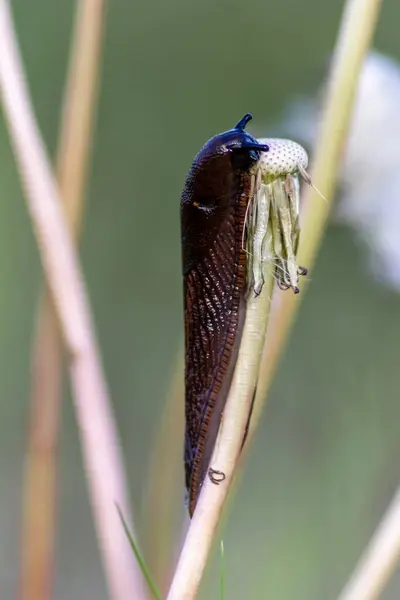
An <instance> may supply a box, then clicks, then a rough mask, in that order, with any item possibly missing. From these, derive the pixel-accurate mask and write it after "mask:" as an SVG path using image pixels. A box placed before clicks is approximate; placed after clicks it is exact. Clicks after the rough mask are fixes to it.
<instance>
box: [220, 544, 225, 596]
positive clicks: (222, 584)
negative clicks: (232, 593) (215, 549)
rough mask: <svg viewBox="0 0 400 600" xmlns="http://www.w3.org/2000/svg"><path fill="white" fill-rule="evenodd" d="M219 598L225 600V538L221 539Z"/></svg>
mask: <svg viewBox="0 0 400 600" xmlns="http://www.w3.org/2000/svg"><path fill="white" fill-rule="evenodd" d="M219 598H220V600H224V598H225V548H224V540H221V578H220V588H219Z"/></svg>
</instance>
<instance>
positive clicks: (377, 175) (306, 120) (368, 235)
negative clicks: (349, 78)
mask: <svg viewBox="0 0 400 600" xmlns="http://www.w3.org/2000/svg"><path fill="white" fill-rule="evenodd" d="M322 93H323V92H322ZM320 98H321V92H320V93H319V94H318V95H317V98H314V99H310V98H304V99H300V100H297V101H296V102H294V103H293V104H292V105H291V106H290V107H289V108H288V110H287V111H286V112H285V114H284V119H283V126H282V127H283V130H284V131H283V133H284V135H288V136H290V137H291V138H292V139H296V140H298V141H299V142H300V143H302V144H303V145H304V146H305V147H306V148H312V145H313V141H314V138H315V134H316V130H317V126H318V117H319V110H320V104H321V103H320ZM280 133H282V128H281V129H280ZM335 218H336V220H338V221H340V222H344V223H346V224H348V225H350V226H351V227H353V228H354V230H355V231H356V233H357V234H358V236H359V238H360V239H361V240H362V241H363V242H364V243H366V244H367V246H368V248H369V250H370V255H371V259H370V262H371V266H372V270H373V273H374V275H375V276H376V278H378V279H379V280H380V281H382V282H384V283H386V284H387V285H389V286H391V287H393V288H395V289H396V290H398V291H400V65H399V64H398V63H397V62H396V61H395V60H393V59H391V58H389V57H387V56H384V55H382V54H380V53H378V52H375V51H374V52H370V53H369V55H368V57H367V59H366V61H365V64H364V67H363V70H362V73H361V77H360V81H359V86H358V91H357V98H356V103H355V109H354V113H353V118H352V122H351V127H350V131H349V137H348V141H347V145H346V148H345V150H344V155H343V163H342V168H341V173H340V180H339V199H338V204H337V209H336V213H335Z"/></svg>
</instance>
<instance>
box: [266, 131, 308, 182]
mask: <svg viewBox="0 0 400 600" xmlns="http://www.w3.org/2000/svg"><path fill="white" fill-rule="evenodd" d="M259 142H260V143H261V144H267V145H268V146H269V152H263V153H262V154H261V157H260V163H259V164H260V168H261V170H262V171H263V172H265V173H267V174H268V175H269V176H271V177H282V176H286V175H288V174H289V175H291V174H294V173H297V171H298V170H299V166H300V167H302V168H303V169H306V168H307V166H308V156H307V152H306V151H305V150H304V148H303V147H302V146H300V144H298V143H297V142H293V141H292V140H284V139H279V138H262V139H260V140H259Z"/></svg>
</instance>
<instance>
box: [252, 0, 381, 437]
mask: <svg viewBox="0 0 400 600" xmlns="http://www.w3.org/2000/svg"><path fill="white" fill-rule="evenodd" d="M380 7H381V0H347V2H346V5H345V8H344V13H343V17H342V23H341V28H340V31H339V36H338V39H337V43H336V48H335V52H334V57H333V63H332V70H331V75H330V79H329V85H328V89H327V94H326V101H325V107H324V110H323V117H322V122H321V127H320V130H319V133H318V137H317V142H316V145H315V149H314V156H315V162H314V165H313V168H312V179H313V182H314V184H315V185H316V186H317V187H318V188H319V189H320V190H321V191H322V193H323V194H324V195H325V196H326V197H327V198H328V199H330V198H333V195H334V191H335V185H336V178H337V173H338V170H339V167H340V159H341V155H342V151H343V149H344V147H345V144H346V135H347V131H348V127H349V123H350V119H351V115H352V107H353V103H354V98H355V94H356V90H357V82H358V77H359V74H360V71H361V67H362V64H363V61H364V58H365V55H366V53H367V51H368V49H369V47H370V45H371V41H372V38H373V34H374V31H375V27H376V23H377V20H378V15H379V10H380ZM304 202H305V210H304V214H303V215H302V228H301V236H300V246H299V252H298V263H299V264H300V265H304V266H306V267H307V268H311V267H312V266H313V264H314V262H315V257H316V255H317V252H318V250H319V247H320V245H321V241H322V238H323V234H324V231H325V229H326V225H327V221H328V217H329V212H330V209H331V203H327V202H324V201H323V200H322V199H321V197H320V196H319V195H318V193H316V192H315V190H313V189H312V188H310V187H307V191H306V194H305V198H304ZM302 288H303V290H304V288H305V282H303V284H302ZM303 297H304V294H303V293H302V294H298V295H296V296H293V294H287V293H282V294H279V303H278V305H277V306H276V307H274V309H273V314H272V318H271V320H270V326H269V328H268V332H267V339H266V343H265V347H264V351H263V356H262V361H261V367H260V378H259V381H258V385H257V393H256V399H255V404H254V410H253V415H252V419H251V423H250V431H249V441H250V440H251V438H252V436H253V434H254V431H255V429H256V428H257V425H258V422H259V418H260V415H261V411H262V408H263V405H264V404H265V401H266V396H267V393H268V391H269V388H270V385H271V382H272V378H273V375H274V373H275V371H276V368H277V366H278V363H279V360H280V357H281V356H282V352H283V350H284V348H285V345H286V342H287V340H288V336H289V332H290V329H291V326H292V324H293V321H294V319H295V317H296V314H297V311H298V310H299V307H300V302H301V299H302V298H303ZM247 446H248V444H247Z"/></svg>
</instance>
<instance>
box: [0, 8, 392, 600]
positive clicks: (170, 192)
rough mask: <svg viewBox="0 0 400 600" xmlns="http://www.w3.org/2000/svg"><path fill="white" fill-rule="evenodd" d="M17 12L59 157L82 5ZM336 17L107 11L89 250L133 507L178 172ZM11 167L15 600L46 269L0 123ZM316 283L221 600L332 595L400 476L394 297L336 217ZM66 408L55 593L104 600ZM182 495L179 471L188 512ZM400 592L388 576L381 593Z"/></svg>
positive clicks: (315, 61) (7, 581) (383, 44)
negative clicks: (32, 361)
mask: <svg viewBox="0 0 400 600" xmlns="http://www.w3.org/2000/svg"><path fill="white" fill-rule="evenodd" d="M12 6H13V9H14V14H15V18H16V24H17V28H18V33H19V36H20V42H21V46H22V51H23V56H24V59H25V61H26V67H27V70H28V75H29V82H30V87H31V92H32V95H33V99H34V104H35V108H36V111H37V116H38V119H39V123H40V126H41V128H42V131H43V134H44V136H45V139H46V142H47V144H48V149H49V152H51V153H52V154H54V150H55V146H56V139H57V129H58V118H59V110H60V101H61V95H62V91H63V81H64V78H65V69H66V63H67V56H68V55H67V52H68V44H69V36H70V33H71V26H72V18H73V10H74V7H75V3H74V2H72V1H68V0H63V1H62V2H54V1H52V0H35V1H34V2H28V1H27V0H14V1H13V2H12ZM341 9H342V2H338V1H336V0H335V1H331V2H328V1H322V2H321V1H320V0H304V1H302V2H299V1H298V0H280V2H268V1H267V2H266V1H261V0H249V1H247V2H238V1H237V0H230V1H229V2H228V1H226V0H225V1H224V0H219V1H218V0H217V1H215V0H203V1H202V2H187V1H184V0H172V1H170V2H169V3H165V2H161V1H157V2H149V1H144V0H138V1H136V2H130V1H128V0H110V2H109V11H108V24H107V33H106V41H105V52H104V66H103V77H102V90H101V98H100V106H99V111H98V122H97V130H96V137H95V152H94V161H93V169H92V176H91V181H90V188H89V192H88V213H87V219H86V223H85V233H84V238H83V243H82V260H83V263H84V268H85V271H86V275H87V281H88V286H89V290H90V296H91V300H92V305H93V309H94V313H95V318H96V322H97V328H98V334H99V338H100V342H101V347H102V352H103V357H104V363H105V368H106V373H107V376H108V379H109V383H110V388H111V391H112V397H113V401H114V403H115V408H116V413H117V418H118V423H119V427H120V431H121V434H122V439H123V446H124V451H125V455H126V460H127V464H128V470H129V479H130V485H131V491H132V499H133V502H134V504H135V505H136V506H137V507H140V501H141V493H142V489H143V484H144V481H145V479H146V470H147V465H148V461H149V457H150V453H151V447H152V443H153V440H154V436H155V434H156V431H157V426H158V425H159V419H160V415H161V412H162V408H163V406H164V402H165V394H166V390H167V388H168V384H169V380H170V376H171V373H172V370H173V367H174V360H175V355H176V352H177V349H178V347H179V343H180V340H181V336H182V333H183V328H182V297H181V296H182V289H181V288H182V282H181V272H180V223H179V199H180V193H181V189H182V187H183V183H184V179H185V176H186V172H187V170H188V168H189V166H190V164H191V161H192V158H193V156H194V154H195V153H196V152H197V150H198V149H199V148H200V146H201V145H202V143H203V142H204V141H205V140H206V139H207V138H208V137H210V136H211V135H212V134H214V133H216V132H218V131H221V130H224V129H228V128H230V127H231V126H233V125H234V124H235V123H236V122H237V121H238V119H239V118H240V117H241V116H242V115H243V114H244V113H245V112H248V111H250V112H252V113H253V114H254V117H255V122H254V127H253V131H255V130H256V128H257V126H258V128H260V127H261V125H262V124H264V123H266V122H272V121H273V120H274V118H275V117H276V116H277V115H279V111H280V110H281V108H282V106H283V105H284V104H285V103H286V102H287V101H289V100H290V99H291V97H292V96H293V95H295V94H298V93H299V92H304V91H306V90H307V89H308V88H309V85H310V83H311V82H312V81H313V80H314V78H315V77H317V76H319V74H320V72H321V66H322V65H323V64H324V61H325V59H326V57H327V56H328V54H329V53H330V52H331V51H332V48H333V44H334V40H335V36H336V32H337V27H338V24H339V19H340V14H341ZM399 19H400V6H399V4H398V2H397V1H396V0H387V1H386V2H385V3H384V7H383V12H382V17H381V21H380V25H379V27H378V32H377V38H376V43H375V45H376V46H377V47H378V48H379V49H380V50H382V51H384V52H387V53H390V54H392V55H393V56H395V57H397V58H398V59H400V38H399V35H398V22H399ZM250 129H251V128H250ZM264 134H265V135H268V131H265V132H264ZM0 173H1V177H0V189H1V192H2V193H1V202H0V208H1V213H0V274H1V281H2V284H1V286H0V382H1V383H0V386H1V387H0V389H1V404H0V596H1V598H11V597H15V593H16V590H17V581H18V568H19V535H20V514H21V483H22V468H23V455H24V450H25V438H26V428H27V415H28V410H27V408H28V407H27V398H28V390H29V356H30V344H31V339H32V334H33V330H34V329H33V327H34V315H35V311H36V303H37V298H38V292H39V289H40V284H41V272H40V266H39V260H38V255H37V251H36V248H35V244H34V240H33V237H32V234H31V229H30V224H29V221H28V218H27V213H26V209H25V205H24V200H23V196H22V194H21V190H20V185H19V180H18V176H17V173H16V169H15V166H14V164H13V157H12V154H11V151H10V147H9V141H8V136H7V132H6V130H5V126H4V122H3V120H1V121H0ZM311 277H312V285H311V286H310V288H309V291H308V293H307V296H306V298H305V301H304V304H303V306H302V309H301V312H300V318H299V320H298V322H297V324H296V326H295V329H294V332H293V337H292V339H291V342H290V348H289V349H288V351H287V352H286V354H285V357H284V360H283V363H282V365H281V368H280V370H279V374H278V377H277V378H276V380H275V384H274V386H273V390H272V394H271V398H270V402H269V405H268V409H267V410H266V412H265V414H264V418H263V422H262V424H261V427H260V429H259V433H258V437H257V440H256V443H255V444H254V446H253V451H252V453H251V456H250V458H249V461H248V464H247V468H246V472H245V475H244V478H243V480H242V483H241V486H240V489H239V490H238V493H237V495H236V496H235V499H234V504H233V506H232V510H231V512H230V516H229V520H228V522H227V525H226V527H225V530H224V534H223V535H224V541H225V552H226V558H225V561H226V578H227V599H229V600H239V599H240V600H242V599H244V598H251V599H253V598H268V599H273V600H330V599H334V598H335V597H336V595H337V594H338V592H339V590H340V588H341V586H342V584H343V583H344V581H345V579H346V577H347V576H348V574H349V573H350V571H351V569H352V567H353V566H354V564H355V561H356V560H357V559H358V557H359V555H360V552H361V550H362V548H363V547H364V545H365V543H366V542H367V540H368V539H369V537H370V535H371V533H372V531H373V529H374V526H375V525H376V523H377V522H378V520H379V517H380V515H381V514H382V512H383V510H384V509H385V507H386V505H387V503H388V501H389V500H390V498H391V495H392V493H393V491H394V489H395V487H396V484H397V483H398V480H399V469H398V464H399V460H398V456H399V452H400V435H399V433H400V402H399V389H400V369H399V347H400V343H399V340H400V297H399V296H398V295H396V294H395V293H393V292H390V291H387V290H384V289H382V288H380V287H379V286H378V285H377V284H375V283H374V282H373V281H372V280H371V279H370V277H369V276H368V275H367V274H366V270H365V268H364V260H363V257H362V251H361V250H360V249H359V247H358V246H357V245H356V243H355V242H354V240H353V236H352V235H351V234H350V232H348V231H347V230H345V229H342V228H338V227H331V228H330V230H329V233H328V235H327V237H326V239H325V241H324V244H323V248H322V251H321V254H320V256H319V259H318V262H317V266H316V268H315V269H314V271H313V272H312V275H311ZM64 413H65V414H64V416H65V419H64V425H63V434H62V447H61V460H62V477H61V490H60V507H59V517H60V528H59V539H58V544H57V557H56V559H57V581H56V596H55V597H56V599H57V600H67V599H71V598H82V599H83V598H85V599H88V600H90V599H95V598H96V600H100V599H102V598H104V599H105V598H106V597H107V596H106V590H105V585H104V579H103V575H102V572H101V566H100V561H99V554H98V550H97V548H96V542H95V535H94V530H93V525H92V520H91V514H90V509H89V504H88V500H87V494H86V487H85V481H84V474H83V471H82V465H81V459H80V452H79V446H78V438H77V431H76V426H75V421H74V417H73V412H72V409H71V406H70V404H69V403H66V404H65V410H64ZM183 495H184V492H183V465H182V505H183ZM43 510H46V507H44V508H43ZM182 514H184V511H183V507H182ZM136 516H137V520H138V525H139V529H142V528H143V524H142V523H141V522H140V509H139V508H138V510H137V511H136ZM177 533H179V532H177ZM218 576H219V556H218V552H215V555H214V559H213V561H212V563H211V565H210V568H209V569H208V571H207V576H206V578H205V581H204V584H203V586H202V591H201V595H200V597H201V598H218V593H219V590H218ZM399 597H400V578H398V579H397V580H396V578H395V579H394V581H393V582H392V584H391V586H390V588H388V590H387V592H386V593H385V595H384V596H383V598H384V599H385V600H392V599H393V600H394V599H395V598H399Z"/></svg>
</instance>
